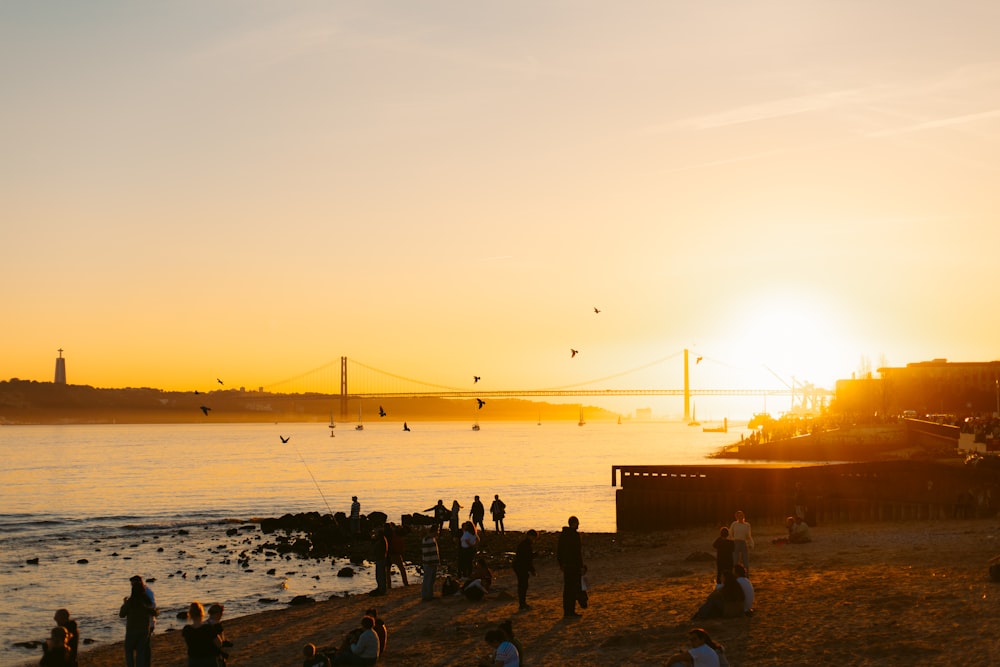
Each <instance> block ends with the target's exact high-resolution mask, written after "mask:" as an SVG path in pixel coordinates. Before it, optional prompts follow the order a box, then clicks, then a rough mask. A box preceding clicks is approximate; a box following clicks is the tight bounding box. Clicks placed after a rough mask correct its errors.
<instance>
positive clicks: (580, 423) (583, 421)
mask: <svg viewBox="0 0 1000 667" xmlns="http://www.w3.org/2000/svg"><path fill="white" fill-rule="evenodd" d="M586 423H587V422H586V421H585V420H584V418H583V406H582V405H581V406H580V421H579V422H578V423H577V426H583V425H584V424H586Z"/></svg>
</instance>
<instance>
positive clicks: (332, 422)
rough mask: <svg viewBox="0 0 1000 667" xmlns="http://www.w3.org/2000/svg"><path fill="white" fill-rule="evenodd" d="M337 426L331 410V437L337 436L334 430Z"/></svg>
mask: <svg viewBox="0 0 1000 667" xmlns="http://www.w3.org/2000/svg"><path fill="white" fill-rule="evenodd" d="M335 428H337V424H335V423H334V421H333V413H332V412H331V413H330V437H331V438H333V437H336V434H335V433H334V432H333V429H335Z"/></svg>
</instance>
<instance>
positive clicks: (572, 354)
mask: <svg viewBox="0 0 1000 667" xmlns="http://www.w3.org/2000/svg"><path fill="white" fill-rule="evenodd" d="M578 354H580V350H574V349H573V348H569V358H570V359H572V358H573V357H575V356H576V355H578Z"/></svg>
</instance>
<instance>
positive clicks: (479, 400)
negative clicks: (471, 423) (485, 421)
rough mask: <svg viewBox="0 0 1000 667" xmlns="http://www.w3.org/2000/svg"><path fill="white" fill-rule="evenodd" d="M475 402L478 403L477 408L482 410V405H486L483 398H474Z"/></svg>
mask: <svg viewBox="0 0 1000 667" xmlns="http://www.w3.org/2000/svg"><path fill="white" fill-rule="evenodd" d="M476 403H479V409H480V410H482V409H483V406H484V405H486V401H484V400H483V399H481V398H477V399H476Z"/></svg>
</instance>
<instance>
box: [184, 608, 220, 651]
mask: <svg viewBox="0 0 1000 667" xmlns="http://www.w3.org/2000/svg"><path fill="white" fill-rule="evenodd" d="M188 620H189V621H191V624H190V625H185V626H184V629H183V630H181V634H182V635H183V636H184V643H185V644H187V654H188V662H187V664H188V667H217V666H218V664H219V662H218V659H219V654H220V653H222V640H221V639H220V638H219V635H220V634H221V633H222V626H221V625H217V624H213V623H206V622H205V608H204V607H203V606H201V603H200V602H192V603H191V605H190V606H189V607H188Z"/></svg>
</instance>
